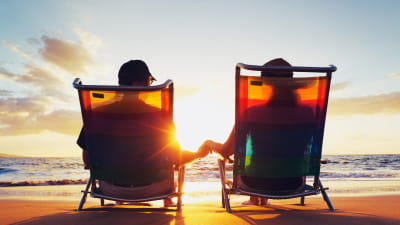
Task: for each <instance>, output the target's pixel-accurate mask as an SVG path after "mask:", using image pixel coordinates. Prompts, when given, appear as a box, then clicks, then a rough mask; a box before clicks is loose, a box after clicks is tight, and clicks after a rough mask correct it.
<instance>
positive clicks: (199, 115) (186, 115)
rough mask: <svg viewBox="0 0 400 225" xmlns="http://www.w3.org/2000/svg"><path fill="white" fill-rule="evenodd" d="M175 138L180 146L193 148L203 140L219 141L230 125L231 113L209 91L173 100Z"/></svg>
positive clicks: (222, 139) (224, 137)
mask: <svg viewBox="0 0 400 225" xmlns="http://www.w3.org/2000/svg"><path fill="white" fill-rule="evenodd" d="M174 121H175V124H176V130H177V133H176V135H177V139H178V141H179V143H180V145H181V147H182V149H185V150H189V151H193V152H195V151H197V148H198V147H199V146H200V145H201V144H202V143H203V142H204V141H205V140H207V139H212V140H215V141H219V142H223V141H225V139H226V137H227V136H228V135H229V132H230V130H231V128H232V125H233V112H232V110H231V109H230V108H229V107H226V106H224V105H223V104H222V105H221V104H218V103H216V102H215V101H214V100H213V99H212V97H211V96H210V94H209V93H204V92H203V93H201V92H200V93H198V94H196V95H194V96H191V97H188V98H185V99H182V100H177V101H176V102H175V106H174Z"/></svg>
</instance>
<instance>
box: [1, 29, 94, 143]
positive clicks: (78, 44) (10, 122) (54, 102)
mask: <svg viewBox="0 0 400 225" xmlns="http://www.w3.org/2000/svg"><path fill="white" fill-rule="evenodd" d="M75 33H76V34H77V36H78V40H77V41H69V40H65V39H63V38H59V37H52V36H48V35H43V36H41V37H40V38H29V39H28V43H29V44H30V45H29V46H30V49H29V51H27V50H25V49H23V48H22V47H21V46H19V45H17V44H15V43H13V42H11V41H5V40H3V41H1V43H2V44H3V45H5V46H6V47H7V48H8V49H10V50H11V51H12V52H13V53H16V54H17V55H18V56H21V57H22V59H23V62H22V65H21V67H20V68H18V69H17V70H13V69H10V68H8V67H6V66H5V65H13V66H14V68H15V63H10V62H7V61H4V62H2V64H1V65H0V79H1V82H0V135H1V136H18V135H31V134H38V133H41V132H44V131H52V132H57V133H62V134H65V135H76V134H77V132H79V129H80V125H81V123H82V122H81V115H80V112H79V111H73V110H70V109H71V108H72V106H74V107H75V106H77V105H76V104H78V98H77V97H76V96H75V95H74V97H71V96H72V95H73V94H75V92H74V91H73V90H72V87H71V86H70V83H69V82H70V81H71V82H72V80H70V79H71V77H70V76H71V74H73V75H75V74H76V73H84V72H85V71H86V70H87V69H89V67H90V66H91V65H94V64H95V63H94V60H93V58H92V54H93V52H92V51H94V50H96V49H97V47H98V46H99V45H100V44H101V41H100V39H98V38H97V37H96V36H95V35H93V34H91V33H88V32H85V31H82V30H76V31H75ZM29 46H28V47H29ZM88 49H90V51H89V50H88ZM30 51H31V52H34V53H35V54H31V53H30ZM54 65H55V66H56V67H54ZM66 80H68V82H66ZM5 81H6V82H5ZM67 83H68V84H67ZM67 85H68V86H67ZM72 102H73V103H74V104H75V105H71V103H72Z"/></svg>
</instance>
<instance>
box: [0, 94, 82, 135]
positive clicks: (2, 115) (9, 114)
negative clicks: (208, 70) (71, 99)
mask: <svg viewBox="0 0 400 225" xmlns="http://www.w3.org/2000/svg"><path fill="white" fill-rule="evenodd" d="M49 106H50V104H49V101H48V99H47V97H26V98H13V97H12V98H5V99H0V124H1V126H0V135H2V136H17V135H29V134H38V133H41V132H43V131H46V130H47V131H53V132H57V133H62V134H66V135H76V134H77V132H78V131H79V127H80V124H81V119H80V112H77V111H72V110H65V109H60V110H55V111H52V112H50V113H45V112H46V111H47V109H48V108H49Z"/></svg>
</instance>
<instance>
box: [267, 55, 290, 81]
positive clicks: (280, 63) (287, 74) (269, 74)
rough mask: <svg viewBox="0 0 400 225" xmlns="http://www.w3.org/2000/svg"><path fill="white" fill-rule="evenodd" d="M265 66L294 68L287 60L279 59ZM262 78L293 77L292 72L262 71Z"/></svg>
mask: <svg viewBox="0 0 400 225" xmlns="http://www.w3.org/2000/svg"><path fill="white" fill-rule="evenodd" d="M263 66H292V65H290V63H288V62H287V61H286V60H284V59H282V58H277V59H273V60H270V61H268V62H266V63H265V64H264V65H263ZM261 76H263V77H264V76H266V77H272V76H274V77H293V72H292V71H282V72H281V71H278V72H269V71H262V72H261Z"/></svg>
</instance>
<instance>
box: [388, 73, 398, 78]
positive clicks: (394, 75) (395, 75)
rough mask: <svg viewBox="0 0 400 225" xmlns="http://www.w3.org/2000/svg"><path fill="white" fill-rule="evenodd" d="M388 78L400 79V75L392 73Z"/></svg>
mask: <svg viewBox="0 0 400 225" xmlns="http://www.w3.org/2000/svg"><path fill="white" fill-rule="evenodd" d="M386 77H387V78H392V77H400V73H392V74H390V75H387V76H386Z"/></svg>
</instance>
